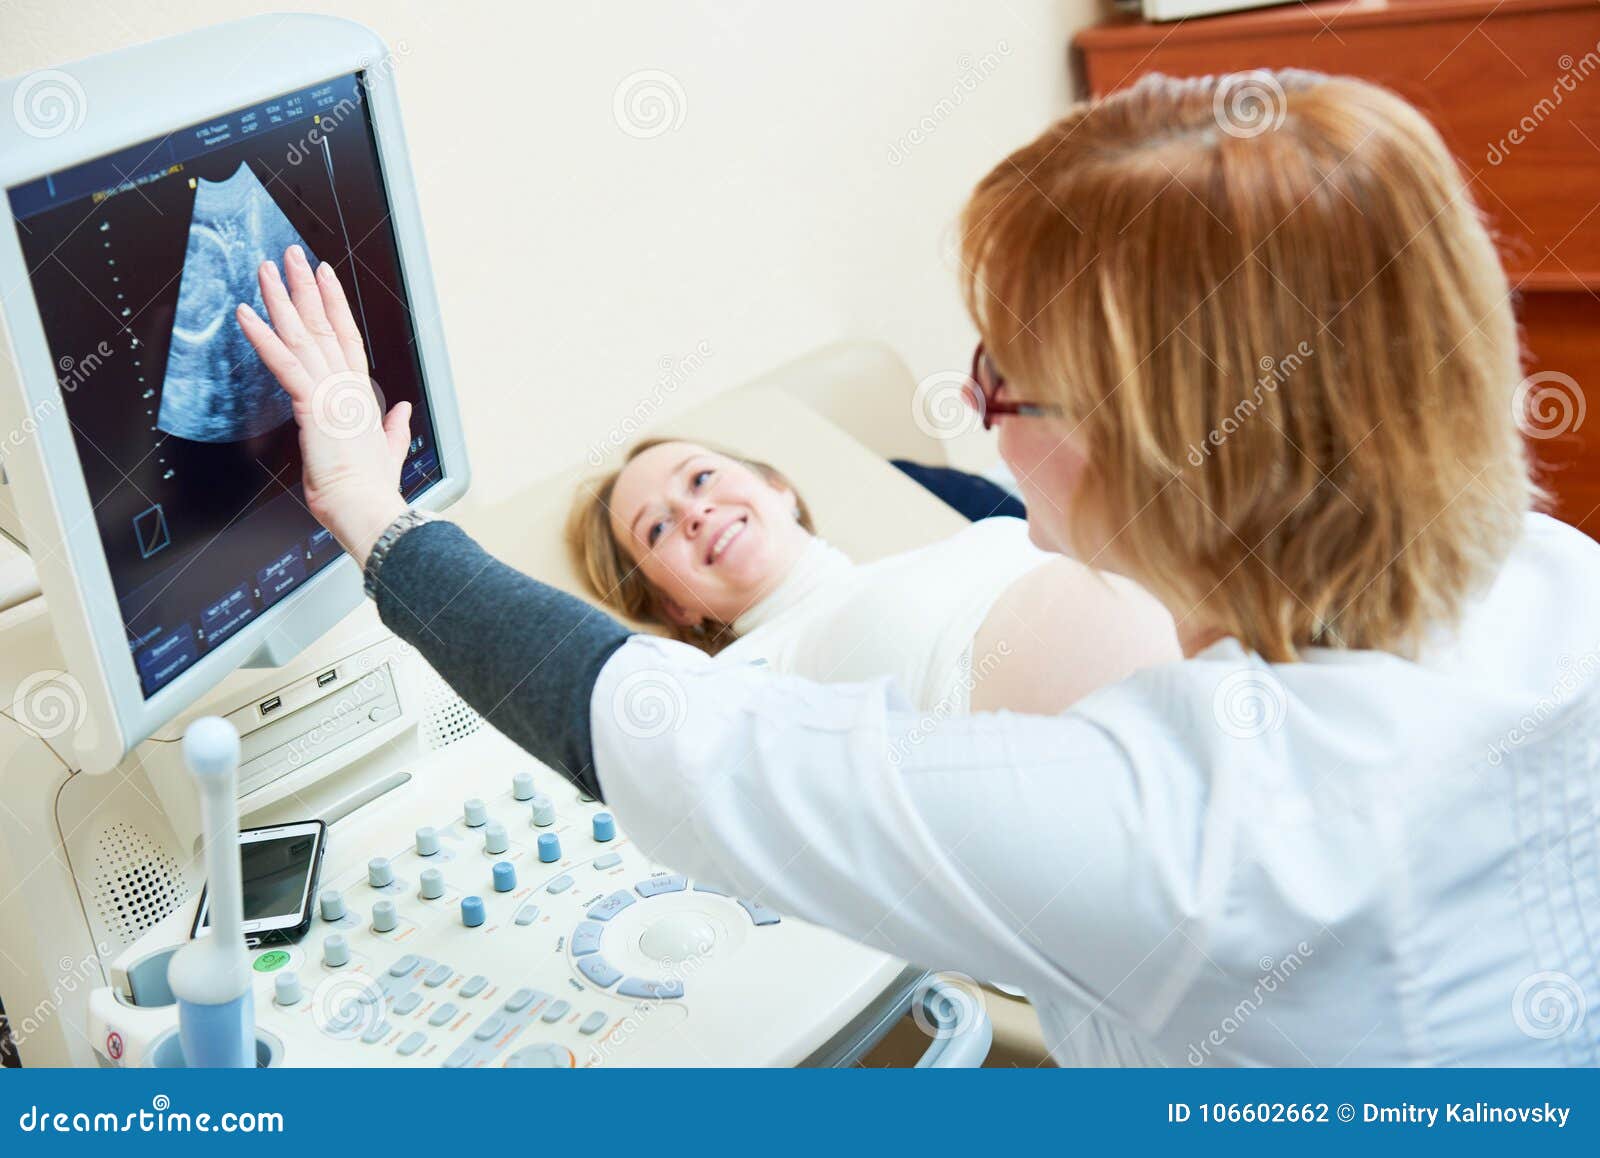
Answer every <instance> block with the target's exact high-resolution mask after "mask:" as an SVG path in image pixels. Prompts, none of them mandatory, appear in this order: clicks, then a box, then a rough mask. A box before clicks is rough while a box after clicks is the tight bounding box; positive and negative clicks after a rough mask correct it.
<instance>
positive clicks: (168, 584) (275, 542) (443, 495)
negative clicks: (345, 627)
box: [0, 16, 467, 771]
mask: <svg viewBox="0 0 1600 1158" xmlns="http://www.w3.org/2000/svg"><path fill="white" fill-rule="evenodd" d="M394 64H395V57H394V56H393V55H391V54H389V53H387V52H386V50H385V48H384V45H383V44H382V42H381V41H379V40H378V39H377V38H376V37H375V36H374V35H373V34H372V33H370V32H368V31H367V30H366V29H364V28H361V27H360V26H358V25H354V24H350V23H347V22H344V21H339V20H330V19H326V18H320V17H306V16H266V17H258V18H254V19H251V20H246V21H240V22H237V23H234V24H231V25H225V26H222V27H219V28H214V29H205V30H202V31H199V32H195V33H189V34H186V35H184V36H179V37H173V38H169V39H167V40H163V41H157V42H155V43H152V44H149V45H144V46H140V47H138V48H133V49H128V50H125V51H122V52H118V53H114V54H111V55H107V56H102V57H96V58H92V59H90V60H87V61H84V62H81V63H80V64H77V65H71V66H67V67H65V68H63V69H60V70H49V71H48V72H43V73H35V74H30V75H29V76H26V77H22V78H20V79H18V80H14V81H12V82H9V83H8V84H6V85H5V86H3V87H0V108H5V109H7V110H12V111H13V112H14V113H15V115H14V116H13V117H11V118H8V119H6V120H4V121H3V122H0V187H3V188H4V190H5V194H6V200H7V208H8V210H9V215H10V218H11V226H10V227H9V228H0V293H3V295H4V314H5V320H6V328H7V331H8V335H9V340H10V345H11V347H12V354H13V357H14V361H15V368H16V374H15V380H14V381H12V382H4V381H3V380H0V395H4V400H3V401H0V422H3V425H0V455H3V462H4V466H5V469H6V475H7V479H8V483H9V485H10V488H11V490H12V491H14V492H15V494H14V495H13V496H12V497H13V499H14V504H13V505H14V508H15V510H16V512H17V521H18V522H20V524H21V526H20V535H21V537H23V538H25V539H26V543H25V545H26V546H27V548H28V549H29V551H30V553H31V555H32V557H33V559H34V562H35V566H36V567H37V568H38V570H39V572H40V581H41V586H42V587H43V589H44V594H45V597H46V599H47V601H48V603H49V607H50V612H51V616H52V626H53V627H54V629H55V632H56V635H57V637H58V640H59V642H60V644H61V648H62V653H63V655H64V656H65V657H66V660H67V664H68V670H69V674H70V675H71V677H72V678H73V679H74V680H75V681H76V682H77V684H78V685H80V686H81V687H82V689H83V697H84V700H85V703H84V708H85V711H84V712H83V721H82V725H83V726H81V727H80V728H79V729H78V733H77V735H76V737H75V741H76V744H75V747H76V750H77V754H78V755H79V756H80V758H81V760H82V763H83V766H84V767H85V768H86V769H88V770H90V771H104V770H107V769H109V768H111V767H114V766H115V765H116V764H117V763H118V762H119V761H120V760H121V759H122V757H123V756H124V755H125V754H126V753H127V751H129V750H130V749H131V748H132V746H133V745H134V744H136V743H138V742H139V741H140V740H141V739H143V738H145V737H147V736H149V735H150V734H151V733H152V732H153V731H155V730H156V729H157V728H159V727H160V726H161V725H162V724H164V723H166V722H167V721H169V720H171V719H172V718H173V717H174V716H175V715H177V714H179V713H180V712H181V711H182V710H183V709H184V708H185V707H186V706H188V705H189V704H191V703H193V702H194V700H195V699H196V698H197V697H198V696H200V695H203V694H204V693H205V692H206V691H208V690H209V689H211V688H212V687H213V686H215V684H216V683H217V681H218V680H220V679H221V678H222V677H223V676H225V675H226V674H227V673H228V672H230V671H232V670H233V669H234V668H236V667H238V666H240V665H241V664H246V663H256V664H268V665H276V664H280V663H283V662H285V661H287V660H288V659H289V658H291V657H292V656H293V655H294V654H295V653H296V652H298V651H299V650H301V649H302V648H303V647H304V646H306V645H308V644H309V643H311V642H312V641H313V640H315V639H316V638H317V637H318V636H320V635H321V634H322V633H323V632H325V631H326V630H327V629H328V628H330V627H331V626H333V624H334V623H336V622H337V621H338V620H339V619H340V618H342V617H343V615H345V614H346V613H348V611H349V610H350V609H351V608H352V607H354V606H355V605H356V604H357V603H358V602H359V600H360V598H361V595H360V581H359V576H358V575H357V574H356V570H355V567H354V564H353V563H352V561H351V560H349V558H348V557H346V556H345V555H344V554H343V552H342V551H341V550H340V548H339V546H338V544H337V543H336V542H335V541H334V540H333V539H332V537H331V536H330V535H329V534H328V533H327V532H326V531H324V530H323V529H322V528H321V527H319V526H318V525H317V522H316V520H315V519H313V518H312V516H311V514H310V512H309V511H308V510H307V508H306V506H305V503H304V499H303V494H302V491H301V486H300V465H301V464H300V452H299V441H298V428H297V426H296V424H295V421H294V418H293V415H292V414H291V411H290V405H289V399H288V396H287V395H286V394H285V393H284V392H283V391H282V389H281V388H280V387H278V385H277V383H276V382H275V381H274V380H273V378H272V376H271V375H270V374H269V373H268V372H267V370H266V368H265V366H263V365H262V363H261V361H260V359H259V358H257V357H256V355H255V353H254V351H253V350H252V349H251V348H250V346H249V343H248V342H246V341H245V339H244V335H243V334H242V332H241V331H240V330H239V328H238V325H237V322H236V321H235V319H234V307H235V306H236V305H237V304H238V303H239V302H240V301H247V302H251V303H252V304H253V305H254V306H255V307H256V309H257V311H258V312H260V313H263V315H264V312H265V311H264V309H263V307H262V306H261V301H260V296H259V289H258V288H257V284H256V275H255V271H256V269H257V267H258V266H259V264H260V262H261V261H262V260H264V259H268V258H270V259H273V260H281V258H282V255H283V251H284V249H285V247H286V246H288V245H290V244H298V245H301V246H302V247H304V249H305V250H306V251H307V253H308V255H310V256H311V257H312V259H313V263H315V262H317V261H326V262H331V263H332V264H333V265H334V267H335V268H336V269H337V271H338V273H339V276H340V279H341V280H342V282H343V284H344V285H345V287H346V291H347V294H348V296H349V298H350V301H351V304H352V307H353V312H354V314H355V317H356V322H357V324H358V325H359V326H360V327H361V329H362V332H363V336H364V337H365V339H366V342H367V346H368V351H369V359H370V362H371V367H372V375H373V379H374V381H375V382H376V383H377V384H378V387H379V389H380V391H381V395H382V397H383V399H384V400H385V402H386V403H387V404H388V405H393V404H394V403H396V402H399V401H402V400H405V401H410V402H411V403H413V406H414V413H413V418H412V442H411V448H410V452H409V454H408V456H407V459H406V462H405V466H404V468H403V471H402V477H401V489H402V492H403V494H404V495H405V497H406V498H407V499H408V500H409V501H411V502H412V503H414V504H416V505H418V506H423V507H428V508H433V509H437V508H439V507H442V506H444V505H446V504H448V503H450V502H452V501H454V500H455V499H456V498H457V497H459V496H460V495H461V494H462V493H463V492H464V490H465V488H466V483H467V462H466V454H465V448H464V446H463V443H462V440H461V433H460V424H459V420H458V416H457V412H456V406H455V399H454V393H453V390H452V388H451V383H450V374H449V367H448V364H447V361H446V357H445V349H444V343H443V338H442V335H441V333H440V327H439V312H438V307H437V304H436V302H435V298H434V293H433V287H432V277H431V274H430V271H429V267H428V262H427V257H426V252H425V249H424V245H423V234H422V227H421V222H420V219H419V215H418V211H417V205H416V201H415V193H414V190H413V186H412V180H411V173H410V166H409V162H408V160H407V157H406V151H405V145H404V140H403V138H402V136H401V132H400V120H399V112H398V106H397V103H396V99H395V94H394V88H393V68H394ZM4 362H5V360H4V359H0V374H4V372H5V367H4ZM338 403H339V400H338V399H332V400H330V404H331V405H338ZM331 420H333V421H338V420H339V419H338V416H337V415H333V416H332V418H331ZM18 530H19V528H12V531H13V533H17V531H18Z"/></svg>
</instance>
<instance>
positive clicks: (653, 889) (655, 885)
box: [633, 873, 689, 897]
mask: <svg viewBox="0 0 1600 1158" xmlns="http://www.w3.org/2000/svg"><path fill="white" fill-rule="evenodd" d="M688 884H689V882H688V880H686V879H685V878H684V877H682V876H680V875H679V874H677V873H673V874H671V875H670V876H664V877H649V878H647V879H645V880H642V881H640V882H639V883H638V884H636V885H634V886H633V891H634V892H636V893H638V894H639V895H640V896H641V897H655V896H660V895H661V894H662V893H681V892H683V890H684V889H685V888H687V887H688Z"/></svg>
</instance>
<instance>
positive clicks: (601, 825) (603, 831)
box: [594, 812, 617, 844]
mask: <svg viewBox="0 0 1600 1158" xmlns="http://www.w3.org/2000/svg"><path fill="white" fill-rule="evenodd" d="M616 835H617V822H616V821H615V820H614V819H613V818H612V816H611V813H609V812H597V813H595V814H594V838H595V839H596V840H598V841H600V842H601V843H602V844H604V843H605V842H606V841H608V840H611V839H613V838H614V837H615V836H616Z"/></svg>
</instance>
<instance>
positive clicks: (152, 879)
mask: <svg viewBox="0 0 1600 1158" xmlns="http://www.w3.org/2000/svg"><path fill="white" fill-rule="evenodd" d="M188 896H189V886H188V885H187V884H186V883H185V882H184V879H183V874H182V873H180V872H179V871H178V862H177V861H176V860H174V859H173V857H172V854H171V853H169V852H168V851H167V850H166V848H165V847H164V846H163V845H161V844H160V843H159V842H157V841H154V840H152V839H151V838H150V837H149V836H148V835H147V834H146V833H145V832H144V830H143V829H141V828H138V827H136V826H134V825H132V824H128V823H126V822H123V821H117V822H115V823H113V824H108V825H107V826H106V827H105V828H104V829H102V830H101V832H100V841H99V843H98V844H97V845H96V846H95V850H94V900H95V905H96V906H97V907H98V908H99V910H100V924H101V927H103V928H105V929H108V930H110V931H111V932H112V933H114V934H115V935H116V936H117V937H118V938H119V939H120V940H121V941H122V943H123V944H124V945H129V944H132V943H133V942H134V941H136V940H138V939H139V937H140V936H141V935H142V934H143V933H144V931H145V930H146V929H149V928H150V927H151V926H152V925H155V924H156V923H157V922H159V921H160V920H161V919H162V918H164V917H165V916H166V915H167V914H168V913H170V912H172V910H173V909H175V908H177V907H178V906H179V905H180V904H182V903H183V902H184V901H185V900H186V899H188Z"/></svg>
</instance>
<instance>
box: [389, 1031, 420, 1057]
mask: <svg viewBox="0 0 1600 1158" xmlns="http://www.w3.org/2000/svg"><path fill="white" fill-rule="evenodd" d="M427 1043H428V1038H427V1035H426V1034H421V1033H413V1034H412V1035H411V1036H410V1037H408V1038H406V1039H405V1040H404V1041H402V1042H401V1043H400V1044H399V1045H397V1046H395V1050H396V1051H397V1052H398V1053H399V1054H400V1056H401V1057H410V1056H411V1055H412V1054H414V1053H416V1052H417V1051H418V1050H419V1049H421V1048H422V1047H423V1046H424V1045H426V1044H427Z"/></svg>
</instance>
